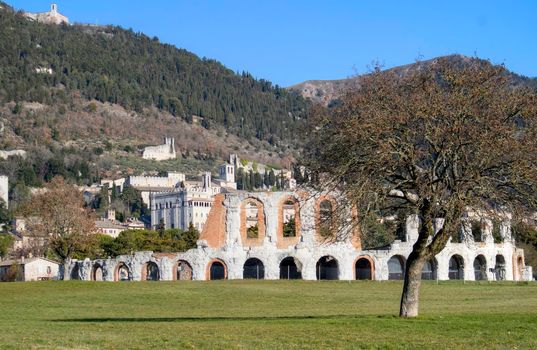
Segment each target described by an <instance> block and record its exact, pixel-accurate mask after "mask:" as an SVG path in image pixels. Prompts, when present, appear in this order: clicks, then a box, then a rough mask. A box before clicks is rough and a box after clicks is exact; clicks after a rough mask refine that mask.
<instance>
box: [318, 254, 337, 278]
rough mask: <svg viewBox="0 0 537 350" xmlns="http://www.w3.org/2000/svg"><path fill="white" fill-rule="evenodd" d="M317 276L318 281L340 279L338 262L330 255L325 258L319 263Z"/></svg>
mask: <svg viewBox="0 0 537 350" xmlns="http://www.w3.org/2000/svg"><path fill="white" fill-rule="evenodd" d="M315 270H316V271H315V272H316V275H317V279H318V280H337V279H339V266H338V263H337V260H336V259H335V258H334V257H333V256H330V255H327V256H323V257H322V258H320V259H319V261H317V266H316V269H315Z"/></svg>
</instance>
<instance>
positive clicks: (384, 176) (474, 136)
mask: <svg viewBox="0 0 537 350" xmlns="http://www.w3.org/2000/svg"><path fill="white" fill-rule="evenodd" d="M311 133H312V135H311V136H312V137H311V140H312V142H310V143H309V145H308V146H307V147H308V149H307V152H306V154H307V156H308V165H309V168H310V169H313V171H314V172H316V173H318V174H322V176H321V178H322V179H323V180H324V181H323V185H325V186H326V185H328V186H332V187H335V188H338V189H339V190H340V191H341V192H342V193H343V194H344V196H345V198H346V199H347V200H348V201H349V205H352V206H354V207H355V208H356V209H357V213H358V215H357V216H356V217H357V219H358V220H357V222H360V221H361V222H364V221H367V220H364V218H367V217H368V216H370V215H372V214H375V215H378V216H380V217H386V216H395V217H396V218H397V220H399V221H400V222H402V221H404V220H405V219H406V217H407V216H408V215H411V214H415V215H417V216H418V218H419V220H420V223H421V225H420V227H419V237H418V239H417V242H416V243H415V245H414V248H413V252H412V253H411V254H410V256H409V258H408V260H407V265H406V270H405V284H404V289H403V295H402V299H401V311H400V313H401V316H409V317H410V316H416V315H417V313H418V296H419V286H420V278H421V270H422V268H423V264H424V262H425V261H426V260H427V259H429V258H431V257H433V256H434V255H436V254H438V253H439V252H440V251H441V250H442V249H443V248H444V247H445V245H446V243H447V242H448V240H449V238H450V237H451V236H453V235H456V234H457V233H458V230H459V228H460V225H461V217H462V215H463V214H464V213H465V212H466V211H467V210H468V209H469V208H474V209H476V210H481V211H486V213H487V215H492V216H494V215H501V214H504V215H505V214H506V213H511V214H512V215H514V216H518V217H524V216H525V215H527V213H529V212H531V211H534V210H535V208H536V207H537V197H536V196H535V191H536V189H537V168H536V167H535V164H536V161H537V159H536V158H537V137H536V136H537V94H536V93H535V91H534V90H532V89H530V88H527V87H524V86H520V85H517V84H515V83H514V82H513V80H512V79H510V76H509V74H508V71H507V70H506V69H505V68H504V67H503V66H496V65H492V64H491V63H489V62H487V61H483V60H470V61H469V62H466V63H465V64H461V65H455V66H454V65H452V64H449V62H447V61H445V60H443V59H438V61H437V62H436V63H435V64H432V65H428V66H423V67H420V69H417V70H414V71H409V72H407V73H406V74H398V73H396V72H393V71H384V72H381V71H379V70H377V71H375V72H372V73H371V74H369V75H368V76H366V77H364V79H363V81H362V82H361V84H360V87H359V88H358V89H357V90H356V91H353V92H351V93H349V94H348V95H347V96H346V97H345V98H344V99H343V100H342V102H341V104H340V105H339V106H337V107H336V108H335V109H333V110H327V109H325V108H317V109H315V116H314V118H313V120H312V129H311ZM438 219H440V222H441V223H442V224H441V225H440V226H441V227H438V225H436V223H438V222H439V221H438Z"/></svg>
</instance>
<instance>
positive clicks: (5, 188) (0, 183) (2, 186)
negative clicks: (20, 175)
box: [0, 175, 9, 207]
mask: <svg viewBox="0 0 537 350" xmlns="http://www.w3.org/2000/svg"><path fill="white" fill-rule="evenodd" d="M8 194H9V179H8V177H7V176H5V175H0V198H1V199H2V200H3V201H4V203H5V204H6V207H9V196H8Z"/></svg>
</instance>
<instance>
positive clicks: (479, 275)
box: [474, 254, 487, 281]
mask: <svg viewBox="0 0 537 350" xmlns="http://www.w3.org/2000/svg"><path fill="white" fill-rule="evenodd" d="M474 275H475V280H476V281H486V280H487V259H485V257H484V256H483V255H481V254H480V255H478V256H476V257H475V259H474Z"/></svg>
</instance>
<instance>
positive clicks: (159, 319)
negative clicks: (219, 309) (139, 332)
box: [49, 315, 396, 323]
mask: <svg viewBox="0 0 537 350" xmlns="http://www.w3.org/2000/svg"><path fill="white" fill-rule="evenodd" d="M395 317H396V316H395V315H379V316H357V315H321V316H252V317H248V316H244V317H242V316H233V317H231V316H214V317H210V316H209V317H95V318H66V319H53V320H49V321H51V322H74V323H76V322H82V323H101V322H222V321H247V322H252V321H286V320H289V321H307V320H339V319H360V318H361V319H366V318H384V319H392V318H395Z"/></svg>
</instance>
